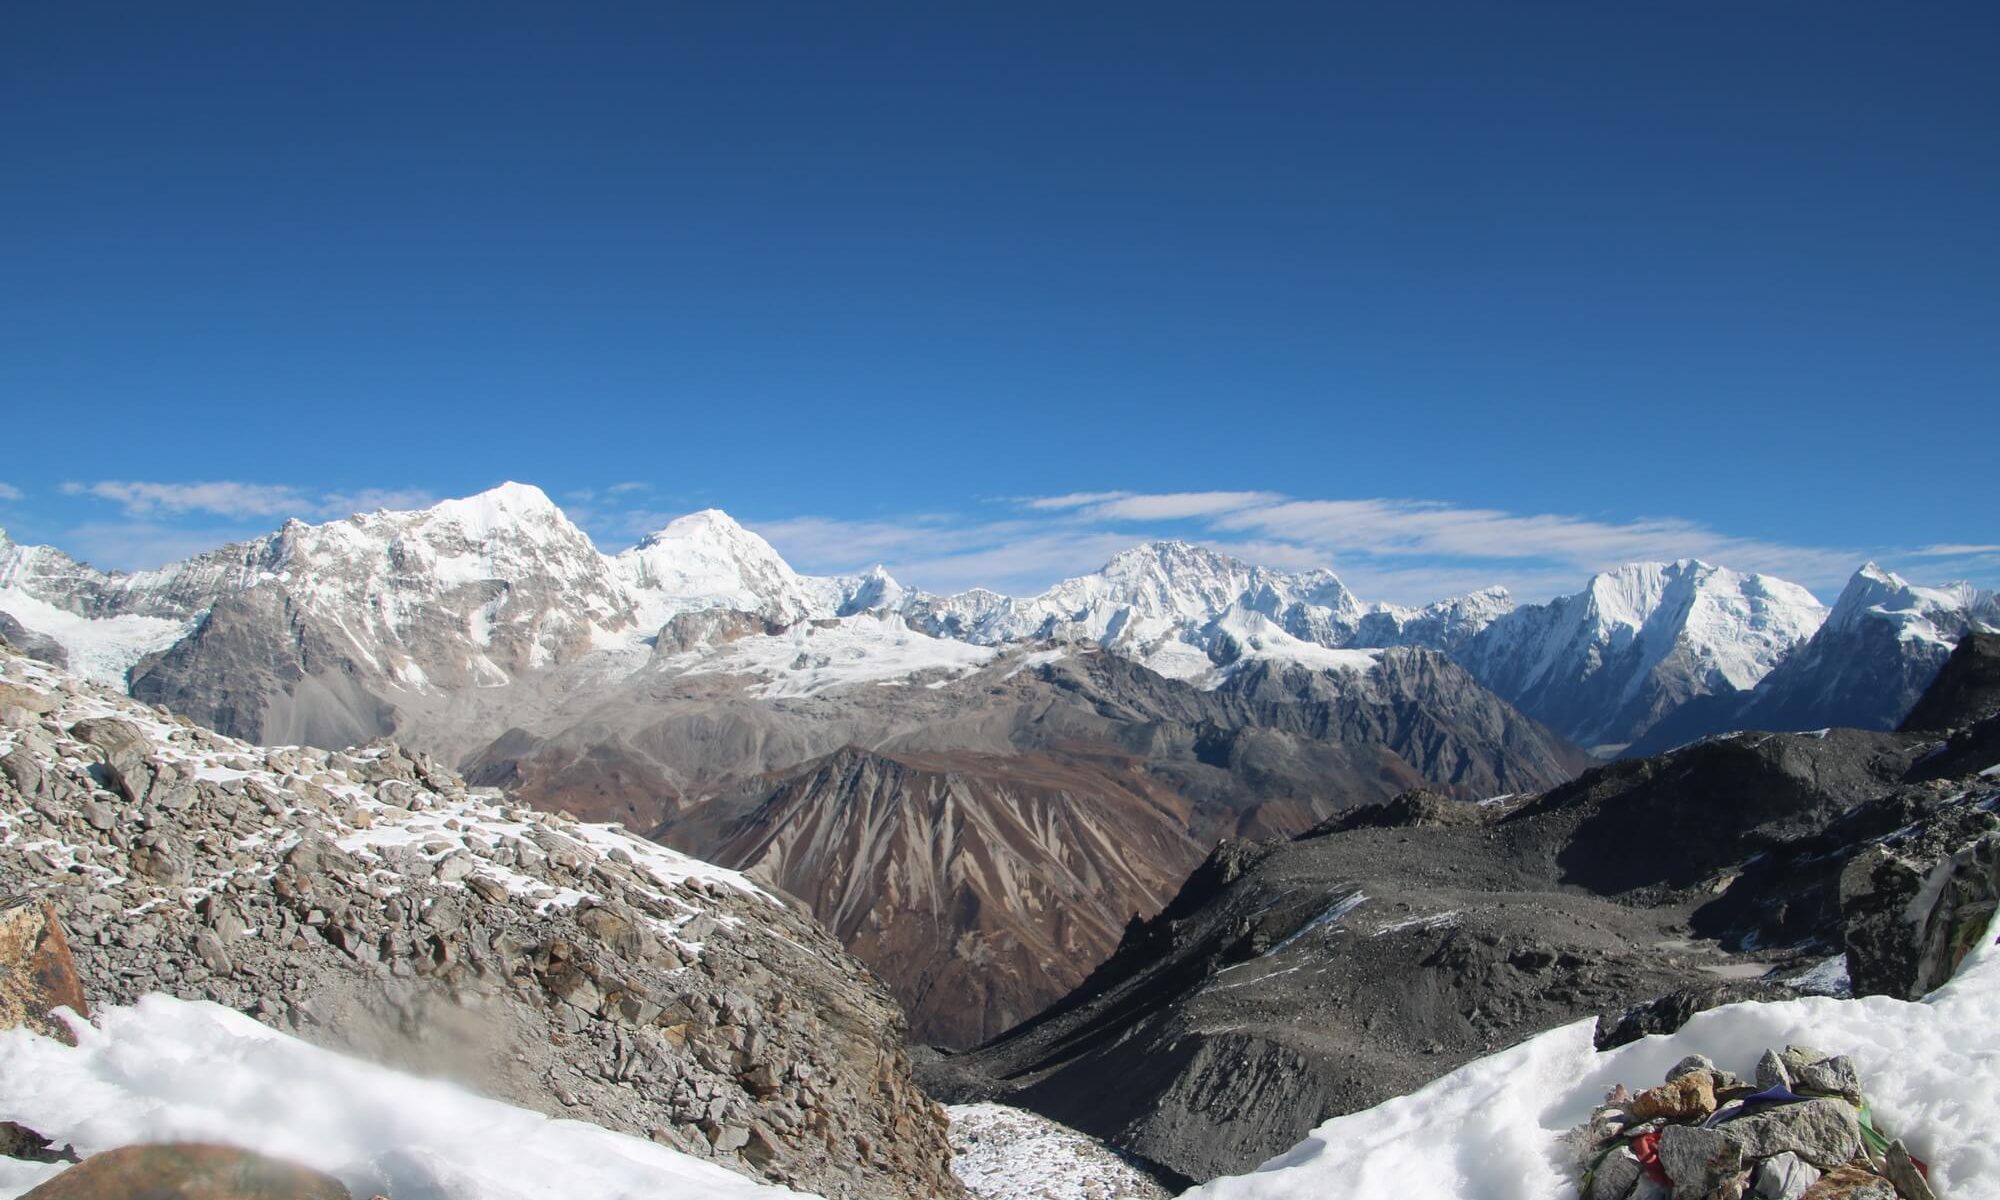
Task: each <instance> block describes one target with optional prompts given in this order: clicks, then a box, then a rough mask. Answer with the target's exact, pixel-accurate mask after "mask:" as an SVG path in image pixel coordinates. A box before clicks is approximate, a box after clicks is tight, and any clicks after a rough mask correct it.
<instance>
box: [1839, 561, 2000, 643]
mask: <svg viewBox="0 0 2000 1200" xmlns="http://www.w3.org/2000/svg"><path fill="white" fill-rule="evenodd" d="M1866 620H1878V621H1886V622H1888V623H1890V624H1891V625H1893V626H1894V627H1895V628H1896V631H1897V636H1898V637H1900V638H1902V639H1903V640H1906V641H1908V640H1912V639H1917V640H1922V641H1929V642H1937V643H1941V644H1943V645H1946V646H1949V645H1953V644H1956V642H1957V641H1958V638H1959V636H1960V634H1961V633H1962V632H1963V630H1964V628H1965V627H1966V626H1968V625H1982V626H1988V627H1990V626H1991V625H1992V624H1993V623H1994V622H1995V621H1996V620H2000V603H1996V599H1995V596H1994V593H1992V592H1987V591H1982V590H1981V589H1979V588H1976V587H1974V586H1972V585H1971V584H1969V583H1948V584H1945V585H1944V586H1942V587H1919V586H1917V585H1916V584H1913V583H1911V582H1910V581H1909V580H1907V579H1904V578H1903V577H1902V576H1901V575H1898V574H1896V573H1895V572H1894V571H1890V570H1887V569H1885V568H1883V567H1881V566H1880V565H1878V564H1876V563H1873V562H1868V563H1863V564H1862V566H1861V568H1860V569H1859V570H1857V571H1856V572H1854V575H1853V577H1852V578H1850V579H1849V580H1848V581H1847V586H1846V587H1845V588H1843V589H1842V590H1841V593H1840V598H1839V599H1838V600H1836V601H1834V605H1833V611H1832V613H1831V614H1830V615H1829V616H1828V617H1827V622H1826V623H1827V627H1828V628H1830V629H1836V630H1847V629H1852V628H1854V627H1855V626H1856V625H1858V624H1859V623H1860V622H1862V621H1866Z"/></svg>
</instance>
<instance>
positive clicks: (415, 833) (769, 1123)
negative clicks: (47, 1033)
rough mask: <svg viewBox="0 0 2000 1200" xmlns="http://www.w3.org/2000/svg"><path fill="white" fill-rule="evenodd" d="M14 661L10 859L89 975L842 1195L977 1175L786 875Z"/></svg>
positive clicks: (101, 990)
mask: <svg viewBox="0 0 2000 1200" xmlns="http://www.w3.org/2000/svg"><path fill="white" fill-rule="evenodd" d="M0 679H4V684H0V686H4V687H6V688H7V689H9V690H8V692H7V696H8V697H10V698H11V699H10V701H9V702H8V703H4V704H0V714H4V716H5V720H4V722H0V763H4V764H5V769H4V770H0V878H4V879H6V880H8V881H10V882H15V881H18V884H19V886H21V887H23V888H25V889H26V890H28V891H30V892H32V893H33V894H35V895H37V896H40V897H42V898H43V899H45V900H46V901H47V902H48V903H50V904H51V905H52V906H53V908H54V910H55V911H56V913H57V914H59V916H60V919H61V921H62V923H63V925H64V926H65V927H66V928H67V929H68V930H69V932H70V934H71V938H72V947H71V948H72V950H73V953H74V956H75V960H76V963H77V967H78V972H79V975H80V977H81V978H82V980H83V982H84V986H85V988H86V989H87V991H88V999H89V1000H90V1001H91V1002H93V1003H107V1004H119V1003H129V1002H131V1001H133V1000H134V999H136V998H137V997H138V996H139V995H140V994H142V993H145V992H150V991H164V992H168V993H172V994H175V995H180V996H185V997H189V998H199V999H209V1000H214V1001H216V1002H218V1003H222V1004H225V1005H228V1006H230V1007H232V1008H236V1009H239V1010H242V1011H245V1012H248V1013H250V1014H251V1015H253V1016H256V1017H257V1018H258V1019H260V1020H263V1021H265V1022H267V1023H269V1024H272V1025H274V1026H277V1027H279V1028H282V1029H284V1030H286V1031H288V1032H291V1033H295V1034H297V1035H299V1036H302V1037H304V1038H306V1039H307V1040H310V1041H313V1042H316V1043H319V1044H321V1045H327V1046H330V1047H334V1048H337V1049H342V1050H346V1051H349V1052H353V1053H358V1054H361V1055H363V1056H365V1057H369V1058H372V1059H375V1060H377V1061H383V1062H386V1063H389V1064H391V1065H395V1066H399V1067H403V1068H409V1069H416V1070H419V1071H422V1072H424V1073H430V1074H442V1075H446V1076H450V1077H454V1078H458V1079H460V1080H463V1081H464V1082H467V1083H468V1084H470V1085H472V1086H474V1087H477V1088H479V1089H481V1090H484V1091H487V1092H489V1093H491V1094H495V1095H497V1096H499V1097H500V1098H502V1099H506V1100H509V1101H511V1102H513V1103H516V1104H520V1105H523V1106H525V1107H530V1108H535V1109H538V1110H540V1111H543V1112H547V1113H550V1114H552V1115H558V1116H576V1117H580V1118H584V1119H588V1120H592V1121H595V1122H596V1123H599V1124H602V1125H605V1126H607V1127H610V1128H614V1129H619V1130H622V1131H626V1132H631V1133H636V1134H638V1135H640V1136H652V1137H654V1138H656V1139H658V1140H661V1141H664V1142H666V1143H668V1144H670V1145H672V1146H674V1147H676V1148H678V1149H682V1150H686V1151H689V1152H692V1153H696V1154H699V1155H702V1156H704V1157H709V1158H714V1159H717V1160H718V1161H721V1162H723V1163H725V1164H728V1165H731V1166H734V1167H736V1168H737V1169H739V1170H743V1171H745V1172H748V1173H752V1174H756V1175H762V1176H764V1177H765V1178H769V1179H772V1180H774V1181H778V1182H784V1183H796V1184H798V1185H799V1186H802V1187H806V1188H810V1189H812V1190H814V1191H818V1192H820V1193H822V1194H824V1195H827V1196H829V1197H832V1196H842V1195H845V1196H871V1197H873V1196H879V1197H909V1198H911V1200H915V1198H917V1197H930V1196H955V1195H958V1194H959V1192H958V1188H957V1184H956V1183H955V1182H954V1181H953V1180H952V1178H951V1176H950V1174H949V1169H948V1163H949V1150H948V1145H947V1142H946V1140H945V1130H944V1120H943V1116H942V1112H941V1110H940V1109H939V1108H938V1107H937V1106H936V1105H935V1104H933V1103H932V1102H931V1101H930V1100H929V1099H927V1098H926V1097H925V1096H924V1094H923V1093H922V1091H921V1090H920V1089H919V1088H918V1087H917V1086H916V1084H915V1083H914V1081H913V1079H912V1077H911V1074H910V1065H909V1061H908V1058H907V1056H906V1055H905V1052H904V1050H903V1039H904V1026H903V1022H902V1018H901V1015H900V1013H899V1012H898V1011H897V1009H896V1007H895V1004H894V1002H893V1001H892V1000H891V998H890V997H889V996H888V995H887V993H886V992H885V991H883V989H882V987H881V985H880V984H879V983H878V982H876V981H875V979H874V978H873V977H872V976H871V975H870V974H869V973H868V971H867V970H866V969H865V968H864V967H862V966H861V965H860V964H859V963H857V962H855V961H854V960H853V959H851V958H849V957H848V956H846V954H845V953H844V952H843V951H842V950H841V949H840V948H839V946H838V944H837V943H835V942H834V941H833V940H832V939H831V938H830V937H829V935H827V934H826V932H825V931H824V930H823V929H821V928H820V927H819V926H818V925H817V924H816V923H815V922H814V921H812V920H811V918H810V917H808V916H806V915H804V914H803V913H801V912H799V911H796V910H794V909H793V908H792V907H791V903H792V902H788V901H786V900H785V899H784V898H782V897H780V896H777V895H775V894H772V893H769V892H767V891H765V890H763V889H759V888H758V887H756V886H755V885H753V884H751V883H750V882H749V881H747V880H745V879H744V878H743V877H742V876H740V875H737V874H735V873H733V872H729V871H724V870H721V869H719V868H715V867H711V866H709V865H707V864H705V863H700V862H697V861H694V860H690V859H686V858H683V857H681V856H679V855H676V854H673V853H672V852H670V851H665V850H662V849H660V848H659V847H657V846H654V845H652V844H650V843H648V842H646V841H643V840H641V839H639V838H636V837H633V836H631V835H628V834H625V833H623V832H622V831H620V830H617V829H616V828H613V827H607V826H594V825H585V824H578V823H575V822H573V821H571V820H568V819H565V818H562V817H559V816H556V815H552V814H545V813H537V812H530V811H526V810H522V809H518V808H515V807H513V806H511V805H508V804H506V803H505V802H504V801H502V799H501V798H500V797H499V796H497V795H496V794H493V793H482V792H478V791H474V790H470V789H468V788H467V787H466V786H465V785H464V783H463V782H462V781H461V780H460V779H459V778H458V776H457V775H456V774H454V773H453V772H451V771H450V770H449V769H447V768H445V767H443V766H441V765H440V764H438V763H436V762H435V761H433V760H431V759H429V758H427V757H425V756H414V757H413V756H411V755H408V754H405V753H404V752H403V751H401V750H400V749H398V748H397V747H395V746H394V745H392V744H386V743H378V744H376V745H374V746H371V747H368V748H366V749H362V750H356V751H352V752H333V753H329V752H326V751H318V750H310V749H300V748H296V747H294V748H280V749H268V750H267V749H263V748H259V747H255V746H250V745H247V744H245V743H242V742H238V741H235V740H232V739H228V738H224V737H221V736H219V735H216V734H213V733H210V732H209V731H207V730H204V729H201V728H199V727H196V726H193V725H192V724H191V723H188V722H186V721H185V720H184V719H181V720H172V719H168V718H166V717H163V716H162V715H161V714H160V713H159V712H157V711H156V710H149V709H145V708H143V707H140V706H139V705H137V704H135V703H134V702H132V701H130V700H128V699H125V698H124V697H121V696H117V695H116V694H114V693H109V692H106V691H103V690H100V689H96V688H93V687H90V686H87V685H83V684H80V683H79V682H78V681H76V680H74V679H72V678H68V677H64V676H62V675H60V674H58V673H56V672H54V671H52V670H51V669H49V668H47V667H46V666H43V665H41V664H38V663H34V662H31V661H30V660H27V659H25V658H22V657H20V656H18V655H16V654H14V653H12V652H11V651H9V650H7V649H5V648H0ZM21 701H26V702H25V703H23V702H21Z"/></svg>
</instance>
